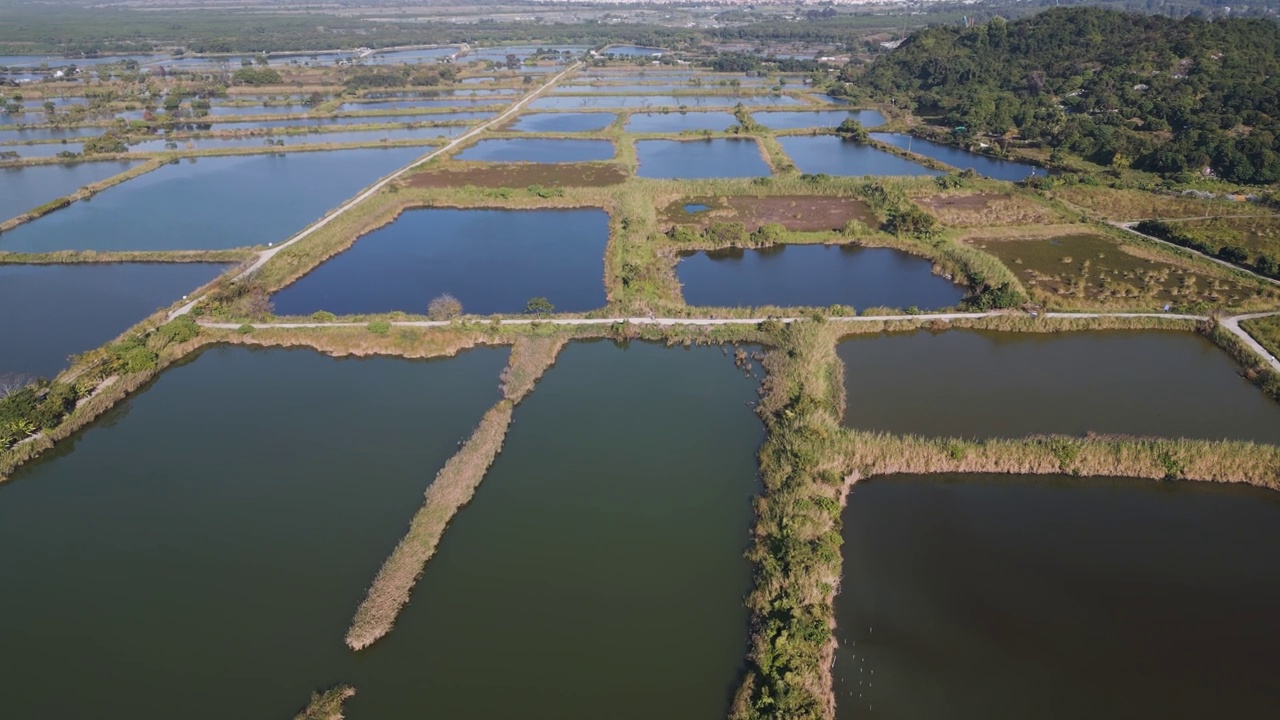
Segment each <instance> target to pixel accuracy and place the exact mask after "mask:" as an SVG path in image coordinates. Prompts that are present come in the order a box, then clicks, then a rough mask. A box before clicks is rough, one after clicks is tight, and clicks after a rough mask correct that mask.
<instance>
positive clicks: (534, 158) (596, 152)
mask: <svg viewBox="0 0 1280 720" xmlns="http://www.w3.org/2000/svg"><path fill="white" fill-rule="evenodd" d="M612 157H613V143H611V142H609V141H608V140H551V139H545V138H511V139H508V138H503V139H496V140H481V141H480V142H478V143H476V144H475V145H472V146H471V147H469V148H467V149H466V150H463V151H462V152H461V153H458V156H457V159H458V160H481V161H485V162H537V163H571V162H591V161H595V160H609V159H611V158H612Z"/></svg>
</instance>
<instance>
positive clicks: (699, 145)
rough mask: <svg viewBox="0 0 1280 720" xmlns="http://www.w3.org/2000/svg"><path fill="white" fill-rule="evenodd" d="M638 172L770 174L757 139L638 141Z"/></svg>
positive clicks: (706, 175)
mask: <svg viewBox="0 0 1280 720" xmlns="http://www.w3.org/2000/svg"><path fill="white" fill-rule="evenodd" d="M636 159H637V160H638V161H639V168H638V169H637V171H636V174H637V175H639V176H640V177H647V178H726V177H730V178H731V177H757V176H763V175H768V174H770V172H771V171H770V169H769V165H768V163H766V162H765V161H764V158H763V157H761V156H760V146H759V145H757V144H756V143H755V141H754V140H725V139H716V140H639V141H637V142H636Z"/></svg>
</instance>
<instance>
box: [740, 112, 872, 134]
mask: <svg viewBox="0 0 1280 720" xmlns="http://www.w3.org/2000/svg"><path fill="white" fill-rule="evenodd" d="M751 117H752V118H754V119H755V121H756V122H758V123H760V124H761V125H764V126H765V127H768V128H773V129H774V130H798V129H802V128H834V127H839V125H840V123H842V122H844V121H845V120H846V119H847V118H853V119H854V120H857V121H858V122H860V123H862V126H863V127H875V126H877V125H883V124H884V115H881V114H880V112H879V111H878V110H797V111H794V112H792V111H783V110H761V111H759V112H753V113H751Z"/></svg>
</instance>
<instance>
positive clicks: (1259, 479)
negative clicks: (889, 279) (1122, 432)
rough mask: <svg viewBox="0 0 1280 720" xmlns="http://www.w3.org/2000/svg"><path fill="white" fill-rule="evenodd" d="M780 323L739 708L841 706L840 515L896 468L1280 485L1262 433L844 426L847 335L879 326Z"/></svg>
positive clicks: (746, 714) (775, 710) (767, 390)
mask: <svg viewBox="0 0 1280 720" xmlns="http://www.w3.org/2000/svg"><path fill="white" fill-rule="evenodd" d="M766 324H768V325H772V327H769V328H767V330H768V331H769V332H770V333H771V334H772V335H773V336H774V337H776V338H777V345H776V349H774V350H772V351H770V352H769V353H768V355H767V356H766V358H765V361H764V366H765V369H766V370H767V371H768V377H767V379H766V380H765V383H764V387H763V389H762V399H761V403H760V406H759V413H760V416H761V417H762V419H763V420H764V422H765V425H766V429H767V433H768V434H767V437H766V440H765V443H764V445H763V446H762V448H761V451H760V471H761V476H762V478H763V482H764V492H763V494H762V495H761V497H760V498H758V500H757V502H756V513H757V519H756V526H755V529H754V532H753V539H752V547H751V549H750V551H749V558H750V560H751V561H752V563H753V564H754V571H755V587H754V589H753V591H752V593H751V595H750V597H749V598H748V600H747V604H748V607H749V609H750V611H751V629H750V633H751V635H750V643H749V649H748V657H747V666H746V671H745V674H744V678H743V681H742V684H741V686H740V687H739V690H738V692H737V694H736V696H735V698H734V702H733V707H732V710H731V713H730V718H731V720H764V719H766V718H778V719H781V718H787V719H789V720H790V719H797V718H804V719H810V720H831V719H832V718H834V717H835V695H834V692H833V676H832V664H833V661H834V651H835V648H836V639H835V635H834V628H835V611H834V599H835V595H836V593H837V592H838V590H839V587H840V585H841V583H842V581H843V580H842V567H841V566H842V559H841V550H840V548H841V545H842V542H843V541H842V537H841V525H840V523H841V520H840V514H841V508H842V507H843V505H844V503H845V501H846V498H847V496H848V490H849V488H850V487H852V485H853V484H854V483H856V482H857V481H859V480H863V479H866V478H869V477H872V476H876V475H888V474H893V473H911V474H929V473H957V472H960V473H1017V474H1037V475H1054V476H1057V475H1062V474H1066V475H1070V476H1074V477H1082V478H1083V477H1105V476H1124V477H1134V478H1148V479H1152V480H1162V481H1176V480H1195V481H1205V482H1221V483H1244V484H1249V485H1255V486H1258V487H1263V488H1270V489H1273V490H1277V489H1280V447H1276V446H1273V445H1266V444H1260V443H1251V442H1240V441H1208V440H1187V439H1173V438H1140V437H1127V436H1106V437H1092V436H1090V437H1072V436H1062V435H1051V436H1034V437H1027V438H998V439H991V440H982V441H974V440H970V439H959V438H922V437H914V436H909V435H891V434H887V433H876V432H867V431H858V430H853V429H850V428H844V427H842V426H841V424H840V422H841V417H842V415H843V413H844V411H845V407H844V405H845V387H844V367H843V364H842V363H841V361H840V359H839V357H838V355H837V354H836V345H837V344H838V342H839V340H840V338H841V337H843V336H845V335H849V334H852V333H856V332H864V331H866V330H867V328H864V327H858V326H856V325H855V324H853V323H844V322H840V321H821V320H817V321H809V320H804V321H797V322H795V323H792V324H790V325H787V326H785V327H783V326H781V325H780V324H775V323H766ZM961 324H963V323H961ZM1086 324H1087V323H1086ZM1063 325H1064V329H1065V327H1071V326H1072V324H1071V323H1069V322H1068V323H1063ZM1188 325H1190V324H1188ZM762 329H766V328H762ZM1022 329H1023V330H1024V331H1025V330H1026V328H1022ZM1182 329H1184V330H1188V331H1194V330H1199V331H1201V332H1205V328H1203V327H1201V328H1196V327H1194V326H1189V327H1185V328H1182ZM1206 334H1208V335H1209V336H1210V337H1211V338H1213V339H1215V340H1217V341H1218V342H1219V344H1220V345H1230V344H1229V343H1225V342H1224V341H1223V339H1222V338H1220V337H1217V338H1215V337H1214V333H1213V332H1212V331H1209V332H1206ZM1224 349H1226V350H1227V351H1228V352H1230V353H1231V354H1232V355H1233V356H1235V357H1236V359H1237V360H1239V361H1240V362H1241V364H1242V365H1243V366H1244V371H1245V372H1246V374H1247V373H1249V372H1257V370H1256V365H1257V362H1256V361H1257V358H1256V357H1253V356H1252V355H1251V353H1249V352H1247V349H1242V348H1241V347H1231V346H1227V347H1224ZM1260 384H1262V385H1263V386H1264V387H1263V390H1264V391H1266V389H1267V388H1266V386H1265V383H1260ZM851 411H852V412H856V408H852V409H851ZM848 581H849V582H857V578H849V579H848Z"/></svg>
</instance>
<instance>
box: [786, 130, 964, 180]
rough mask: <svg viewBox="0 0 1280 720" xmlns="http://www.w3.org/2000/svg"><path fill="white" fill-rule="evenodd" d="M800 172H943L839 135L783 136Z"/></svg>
mask: <svg viewBox="0 0 1280 720" xmlns="http://www.w3.org/2000/svg"><path fill="white" fill-rule="evenodd" d="M778 142H779V143H781V144H782V149H783V150H784V151H786V153H787V155H788V156H790V158H791V161H792V162H794V163H795V165H796V167H797V168H799V169H800V172H803V173H810V174H813V175H817V174H819V173H825V174H827V175H875V176H885V175H941V174H942V173H941V172H939V171H937V170H931V169H929V168H927V167H925V166H923V165H920V164H918V163H914V162H911V161H910V160H907V159H905V158H900V157H898V156H897V155H894V154H893V153H889V152H885V151H884V150H881V149H879V148H874V147H871V146H870V145H864V144H862V143H857V142H853V141H852V140H845V139H844V138H842V137H838V136H836V135H819V136H807V135H802V136H793V137H780V138H778Z"/></svg>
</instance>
